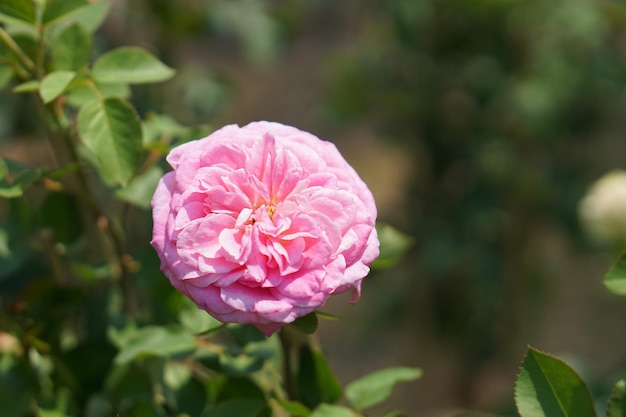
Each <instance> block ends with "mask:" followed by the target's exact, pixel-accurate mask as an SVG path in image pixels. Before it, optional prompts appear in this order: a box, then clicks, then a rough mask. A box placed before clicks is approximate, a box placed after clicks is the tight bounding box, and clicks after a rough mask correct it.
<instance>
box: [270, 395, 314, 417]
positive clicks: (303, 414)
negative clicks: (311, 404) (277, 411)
mask: <svg viewBox="0 0 626 417" xmlns="http://www.w3.org/2000/svg"><path fill="white" fill-rule="evenodd" d="M276 402H277V403H278V405H280V407H282V409H283V410H285V411H287V412H288V413H289V415H290V416H292V417H309V416H310V415H311V410H309V409H308V408H307V407H306V406H305V405H304V404H301V403H299V402H297V401H289V400H281V399H276Z"/></svg>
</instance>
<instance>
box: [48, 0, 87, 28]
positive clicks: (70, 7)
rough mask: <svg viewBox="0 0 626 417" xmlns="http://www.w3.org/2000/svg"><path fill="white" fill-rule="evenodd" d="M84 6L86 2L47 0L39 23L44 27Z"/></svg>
mask: <svg viewBox="0 0 626 417" xmlns="http://www.w3.org/2000/svg"><path fill="white" fill-rule="evenodd" d="M86 5H87V1H86V0H47V1H46V8H45V10H44V12H43V16H42V19H41V21H42V23H43V24H44V25H46V24H48V23H50V22H52V21H53V20H56V19H59V18H61V17H63V16H65V15H67V14H68V13H71V12H73V11H75V10H76V9H78V8H80V7H83V6H86Z"/></svg>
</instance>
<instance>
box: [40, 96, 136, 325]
mask: <svg viewBox="0 0 626 417" xmlns="http://www.w3.org/2000/svg"><path fill="white" fill-rule="evenodd" d="M40 103H41V102H40ZM41 104H42V105H43V103H41ZM52 105H53V104H51V105H47V106H46V105H43V107H44V109H45V110H46V111H47V112H48V114H49V115H50V117H51V119H52V120H53V122H54V124H55V127H56V130H57V132H58V135H57V136H60V139H61V140H62V141H63V145H64V147H65V149H66V151H67V153H68V157H69V164H71V165H78V168H77V169H76V172H75V177H76V179H77V186H78V189H79V193H78V197H79V199H80V200H81V202H82V203H83V204H84V207H86V209H87V210H88V211H89V213H90V216H89V217H90V218H92V219H94V220H95V221H96V223H97V224H98V225H99V226H100V227H99V229H100V230H101V232H102V233H104V234H105V236H106V237H107V240H108V241H109V242H110V243H111V245H112V247H113V255H112V256H113V258H114V259H113V265H114V266H115V269H116V272H117V274H118V275H119V282H120V289H121V291H122V294H123V295H124V297H123V309H124V311H125V312H126V313H127V314H129V315H131V316H136V315H137V314H138V306H137V303H136V300H135V296H134V291H133V285H132V279H131V276H132V268H131V265H130V264H131V262H130V257H129V256H128V255H127V254H126V251H125V248H124V237H123V234H122V232H121V231H120V230H119V229H118V228H117V227H116V225H115V224H114V222H113V220H112V219H111V218H110V217H109V216H107V215H106V214H105V213H104V211H103V210H102V209H101V208H100V206H99V205H98V204H97V203H96V201H95V199H94V197H93V193H92V192H91V187H90V185H89V183H88V182H87V177H86V173H85V170H84V167H83V164H82V163H81V159H80V157H79V155H78V152H77V150H76V145H75V141H74V139H73V137H72V133H71V132H70V131H69V129H67V128H66V127H65V126H64V125H63V123H62V121H61V117H60V115H59V114H57V112H56V111H55V109H54V107H52ZM49 136H50V137H51V138H52V137H53V136H54V134H52V132H50V134H49ZM53 148H55V151H57V152H58V150H57V147H54V146H53Z"/></svg>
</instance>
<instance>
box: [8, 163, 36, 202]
mask: <svg viewBox="0 0 626 417" xmlns="http://www.w3.org/2000/svg"><path fill="white" fill-rule="evenodd" d="M40 177H41V171H39V170H38V169H33V168H29V167H27V166H25V165H22V164H20V163H19V162H15V161H11V160H9V159H3V158H0V197H4V198H15V197H21V196H22V195H23V194H24V190H25V189H26V188H28V187H29V186H30V185H32V184H33V183H34V182H35V181H37V180H38V179H39V178H40Z"/></svg>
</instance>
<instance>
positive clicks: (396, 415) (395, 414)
mask: <svg viewBox="0 0 626 417" xmlns="http://www.w3.org/2000/svg"><path fill="white" fill-rule="evenodd" d="M383 417H411V416H409V415H408V414H406V413H403V412H401V411H392V412H390V413H387V414H385V415H384V416H383ZM455 417H458V416H455ZM475 417H478V416H475ZM485 417H487V416H485Z"/></svg>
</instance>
